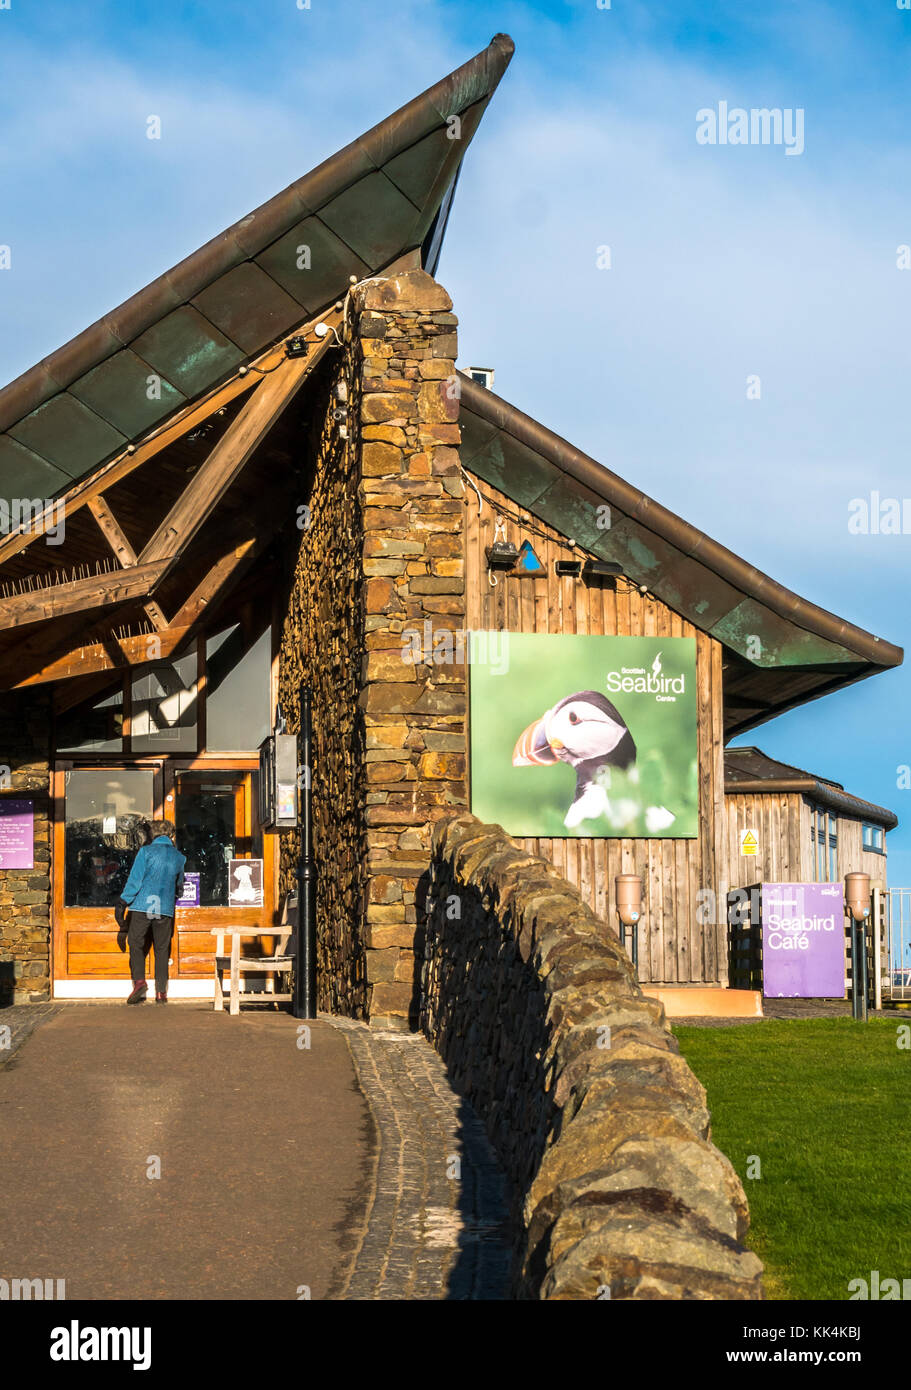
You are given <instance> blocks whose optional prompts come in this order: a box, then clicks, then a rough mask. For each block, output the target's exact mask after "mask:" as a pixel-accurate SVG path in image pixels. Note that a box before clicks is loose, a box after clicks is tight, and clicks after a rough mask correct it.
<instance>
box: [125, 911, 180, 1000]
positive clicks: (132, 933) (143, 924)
mask: <svg viewBox="0 0 911 1390" xmlns="http://www.w3.org/2000/svg"><path fill="white" fill-rule="evenodd" d="M173 930H174V918H173V917H150V916H149V915H148V913H147V912H131V913H130V920H129V926H128V928H127V941H128V942H129V945H130V978H131V980H132V981H133V982H134V984H135V982H136V981H137V980H144V979H145V973H146V956H147V955H148V953H149V947H148V944H147V942H148V936H149V932H150V931H151V933H152V939H153V941H154V942H155V990H156V993H158V994H165V993H166V992H167V988H168V956H169V955H170V954H171V932H172V931H173Z"/></svg>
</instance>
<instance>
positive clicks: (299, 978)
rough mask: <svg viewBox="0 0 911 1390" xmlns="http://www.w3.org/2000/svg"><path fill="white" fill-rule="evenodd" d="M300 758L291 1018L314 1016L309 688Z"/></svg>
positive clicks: (304, 689)
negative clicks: (295, 920) (302, 775)
mask: <svg viewBox="0 0 911 1390" xmlns="http://www.w3.org/2000/svg"><path fill="white" fill-rule="evenodd" d="M299 737H300V760H301V766H302V767H303V770H304V779H303V783H304V784H303V786H302V787H301V789H300V793H301V794H300V814H299V817H298V828H299V833H300V854H299V857H298V860H297V962H296V965H295V970H294V1004H293V1007H292V1013H293V1014H294V1017H295V1018H316V866H315V865H314V863H313V818H312V815H311V802H310V797H311V792H310V783H311V776H310V767H311V762H310V747H311V738H312V725H311V713H310V687H309V686H307V685H303V686H301V692H300V736H299Z"/></svg>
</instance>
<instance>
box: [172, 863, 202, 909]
mask: <svg viewBox="0 0 911 1390" xmlns="http://www.w3.org/2000/svg"><path fill="white" fill-rule="evenodd" d="M177 902H178V904H179V906H180V907H199V874H198V873H196V872H194V871H193V870H192V869H191V870H190V872H189V873H186V874H184V876H183V892H182V893H181V895H180V897H179V898H178V899H177Z"/></svg>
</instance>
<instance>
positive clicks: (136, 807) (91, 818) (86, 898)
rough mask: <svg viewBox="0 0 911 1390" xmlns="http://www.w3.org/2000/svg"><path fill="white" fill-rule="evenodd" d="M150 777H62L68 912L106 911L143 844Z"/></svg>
mask: <svg viewBox="0 0 911 1390" xmlns="http://www.w3.org/2000/svg"><path fill="white" fill-rule="evenodd" d="M154 793H155V784H154V773H152V772H147V771H145V770H141V771H139V770H132V769H130V770H128V769H119V770H117V771H102V770H100V769H99V771H97V772H95V771H94V770H91V769H85V768H80V769H78V770H73V771H71V772H68V773H67V774H66V800H65V803H64V805H65V810H64V893H65V897H64V902H65V903H66V906H67V907H109V906H111V905H112V904H113V903H116V901H117V899H118V898H119V897H120V894H121V893H122V891H123V888H124V885H125V883H126V881H127V878H128V877H129V873H130V868H131V866H132V863H133V859H134V858H135V855H136V851H137V850H138V849H139V847H140V846H141V845H144V844H145V843H146V839H147V834H146V827H147V823H148V822H149V821H151V819H152V817H153V816H154V814H155V805H154V802H155V795H154Z"/></svg>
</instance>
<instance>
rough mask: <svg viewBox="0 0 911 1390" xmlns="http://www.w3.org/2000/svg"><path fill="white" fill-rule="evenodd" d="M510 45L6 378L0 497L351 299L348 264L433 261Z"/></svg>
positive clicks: (49, 493) (155, 415)
mask: <svg viewBox="0 0 911 1390" xmlns="http://www.w3.org/2000/svg"><path fill="white" fill-rule="evenodd" d="M513 51H514V45H513V42H512V40H511V39H510V38H509V37H508V36H507V35H504V34H497V35H496V36H495V37H494V39H493V40H492V41H491V43H490V44H489V46H488V47H487V48H485V49H484V50H483V51H482V52H481V53H478V54H477V55H476V56H475V57H474V58H472V59H470V61H469V62H467V63H464V64H463V65H462V66H461V67H459V68H457V69H456V70H455V71H454V72H452V73H450V74H449V76H448V77H445V78H443V80H442V81H440V82H437V83H436V84H435V85H434V86H432V87H429V88H428V89H427V91H425V92H424V93H422V94H421V95H420V96H418V97H415V99H414V100H413V101H410V102H409V103H408V104H407V105H406V106H403V107H402V108H401V109H400V110H398V111H396V112H395V113H394V114H393V115H391V116H389V117H387V119H386V120H384V121H381V122H380V124H379V125H376V126H374V127H373V129H372V130H369V131H368V132H367V133H366V134H365V135H362V136H361V137H360V138H359V139H357V140H355V141H353V142H352V143H351V144H350V145H347V146H346V147H345V148H344V149H343V150H340V151H339V152H338V154H335V155H333V156H332V157H331V158H330V159H327V160H326V161H325V162H324V163H323V164H320V165H319V166H318V168H316V169H314V170H313V171H312V172H311V173H309V174H306V175H305V176H304V177H303V178H301V179H298V180H297V181H296V182H295V183H293V184H291V185H290V186H289V187H288V188H286V189H285V190H284V191H283V192H282V193H279V194H277V195H276V196H275V197H274V198H272V199H270V200H269V202H267V203H264V204H263V205H262V207H259V208H257V209H256V211H255V212H252V213H250V214H249V216H247V217H244V218H242V219H241V220H240V221H239V222H236V223H235V224H234V226H232V227H229V228H228V229H227V231H225V232H222V233H221V234H220V235H219V236H216V237H214V238H213V239H212V240H211V241H209V242H207V243H206V245H205V246H203V247H201V248H200V249H199V250H198V251H194V252H193V254H192V255H191V256H188V257H187V258H186V259H185V260H183V261H181V262H180V264H179V265H177V266H175V267H174V268H173V269H172V270H169V271H167V272H166V273H165V274H164V275H161V276H159V277H158V279H156V280H153V281H152V283H151V284H149V285H147V286H146V288H145V289H143V290H140V291H139V293H138V294H135V295H133V296H132V297H131V298H130V299H128V300H126V302H125V303H123V304H121V305H120V307H119V308H117V309H115V310H113V312H112V313H109V314H106V315H105V316H104V318H102V319H99V320H98V322H97V323H94V324H93V325H92V326H91V327H90V328H87V329H86V330H85V331H84V332H83V333H80V334H79V335H78V337H76V338H73V339H72V341H71V342H69V343H67V344H66V345H65V346H64V347H62V348H59V349H58V350H57V351H56V352H54V353H52V354H51V355H50V356H49V357H46V358H45V359H44V360H43V361H42V362H39V363H38V364H37V365H36V366H35V367H32V368H31V369H30V370H29V371H27V372H25V373H24V374H23V375H22V376H20V377H18V378H17V379H16V380H15V381H13V382H11V383H10V384H9V385H8V386H6V387H4V388H3V389H2V390H0V499H3V498H6V499H7V500H11V499H12V498H13V497H22V496H23V495H28V496H33V497H34V496H40V497H44V498H52V497H55V496H57V495H58V494H59V493H60V492H62V491H64V490H65V489H66V488H68V487H69V486H70V485H71V484H72V483H73V482H74V481H76V480H78V479H81V478H82V477H83V476H84V475H85V474H87V473H88V472H89V471H90V470H91V469H93V468H96V467H97V466H98V465H99V464H102V463H104V462H105V461H106V460H108V459H110V458H113V457H115V456H116V455H117V454H118V453H120V452H121V451H123V450H124V449H125V448H127V447H128V445H129V444H131V443H133V442H135V441H136V440H138V439H140V438H141V437H142V436H143V435H144V434H146V433H147V432H148V431H149V430H150V429H153V428H157V427H159V426H160V425H161V424H162V422H163V421H165V420H166V419H168V417H170V416H171V415H173V414H174V413H175V412H177V411H179V410H181V409H184V408H186V406H187V405H188V403H190V402H192V401H194V400H196V399H198V398H199V397H200V396H202V395H203V394H204V393H206V392H207V391H210V390H212V388H213V387H215V386H217V385H218V384H219V383H220V382H222V381H225V380H227V379H228V378H229V377H230V376H232V375H233V374H234V373H235V372H236V371H237V368H238V366H240V365H241V364H242V363H244V362H246V361H249V360H250V359H252V358H253V357H254V356H256V355H257V354H259V353H261V352H262V351H263V350H264V349H265V348H267V347H269V346H270V345H271V344H272V343H275V342H277V341H278V340H279V339H280V338H281V337H283V336H284V335H285V334H286V333H288V332H289V331H290V330H291V329H292V328H294V327H296V325H298V324H299V323H301V322H303V321H304V320H305V319H307V318H312V317H313V316H314V315H315V314H318V313H320V312H321V311H322V310H324V309H325V308H326V307H327V306H329V305H330V304H332V303H333V302H335V301H336V300H338V299H341V298H342V297H343V296H344V294H345V292H346V291H347V289H348V288H349V282H350V277H351V276H356V277H357V279H358V280H361V279H364V278H366V277H368V276H370V275H372V274H374V273H376V272H379V271H381V270H383V269H384V268H386V267H387V266H390V265H392V264H394V263H395V262H397V261H398V260H400V259H401V258H402V257H403V256H405V255H408V254H409V253H413V254H414V256H415V257H416V258H420V260H421V263H422V264H425V263H426V260H427V258H428V257H429V258H431V259H432V260H433V263H434V264H435V262H436V258H437V257H438V255H439V247H440V244H441V240H442V234H443V231H444V230H445V222H446V218H447V216H448V210H449V206H450V204H451V191H452V188H453V185H454V181H455V179H456V176H457V174H458V171H459V168H460V166H461V162H462V159H463V157H464V154H465V151H466V149H467V147H468V145H469V143H470V141H471V139H472V136H473V135H474V133H475V131H476V129H477V127H478V124H479V122H480V120H481V117H482V115H483V113H484V111H485V109H486V107H487V104H488V102H489V101H490V98H491V96H492V95H493V93H494V91H495V90H496V87H497V85H498V83H499V81H500V78H501V77H502V76H503V73H504V71H505V70H506V67H507V65H508V64H509V61H510V58H511V57H512V54H513ZM455 117H457V118H458V121H457V122H456V121H454V120H453V118H455ZM303 248H307V250H306V251H304V250H303ZM150 376H155V377H156V378H157V379H158V382H159V393H158V395H157V397H156V396H155V393H154V392H152V393H151V394H152V396H153V399H150V398H149V395H150V393H149V390H148V382H149V378H150Z"/></svg>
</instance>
